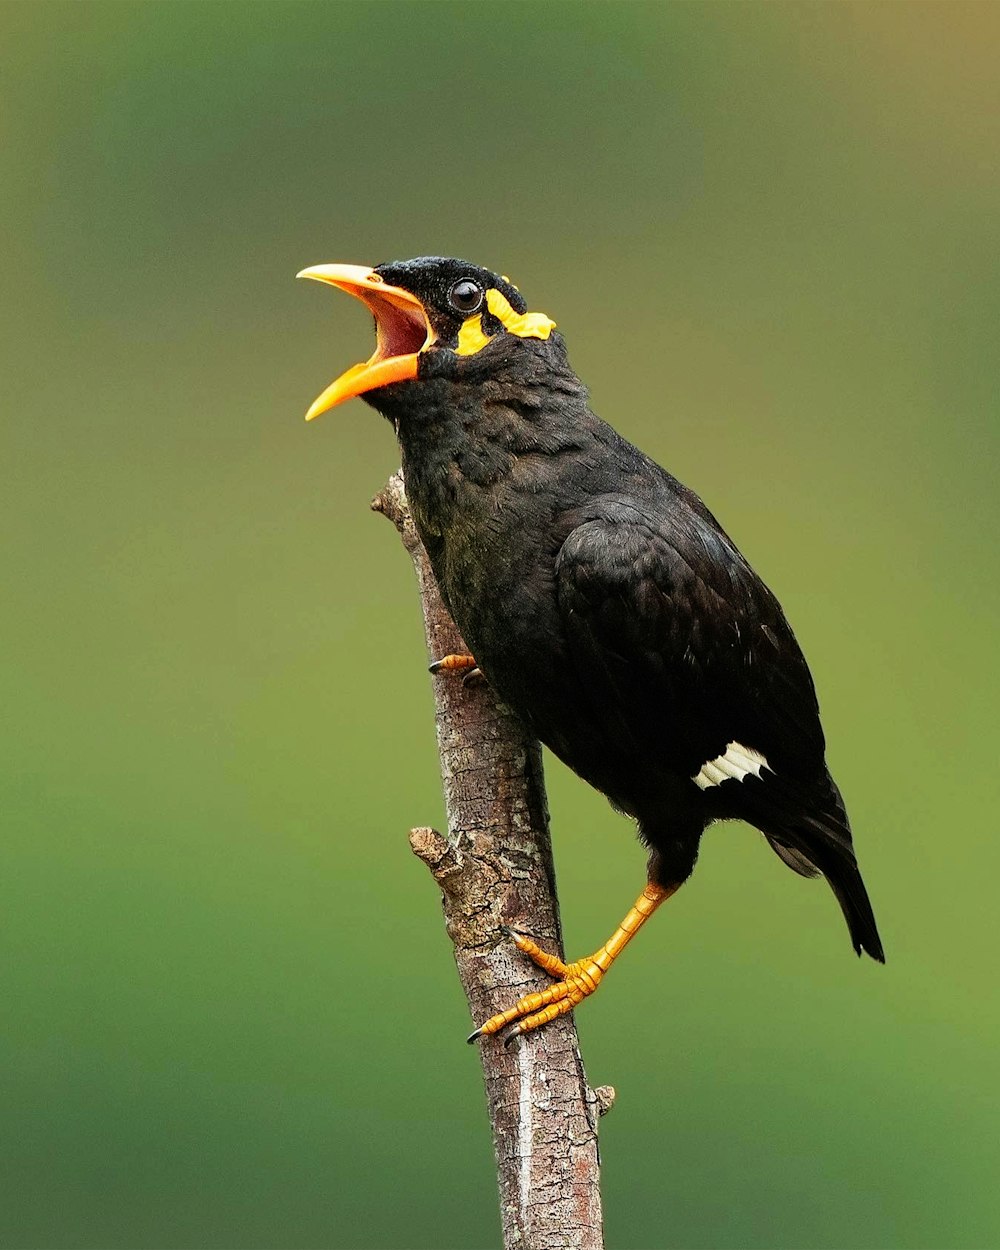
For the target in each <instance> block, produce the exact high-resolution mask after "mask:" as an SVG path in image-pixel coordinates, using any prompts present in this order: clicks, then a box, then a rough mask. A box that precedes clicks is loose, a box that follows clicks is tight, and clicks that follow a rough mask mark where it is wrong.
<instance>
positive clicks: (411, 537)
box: [371, 473, 420, 556]
mask: <svg viewBox="0 0 1000 1250" xmlns="http://www.w3.org/2000/svg"><path fill="white" fill-rule="evenodd" d="M371 509H372V511H373V512H381V514H382V515H383V516H384V517H387V518H388V519H389V520H390V521H391V522H392V523H393V525H395V527H396V529H397V530H399V534H400V537H401V538H402V540H403V546H404V547H405V548H406V550H407V551H408V552H409V553H410V555H411V556H414V555H415V554H416V552H417V549H418V548H419V547H420V538H419V537H418V535H417V529H416V526H415V525H414V524H413V519H412V517H411V516H410V508H409V505H408V504H407V502H406V489H405V487H404V486H403V475H402V473H394V474H393V475H392V477H391V478H389V480H388V482H386V484H385V485H384V486H383V487H382V489H381V490H380V491H379V493H378V494H377V495H376V496H375V498H374V499H373V500H372V502H371Z"/></svg>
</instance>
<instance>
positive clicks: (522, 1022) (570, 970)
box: [468, 929, 614, 1046]
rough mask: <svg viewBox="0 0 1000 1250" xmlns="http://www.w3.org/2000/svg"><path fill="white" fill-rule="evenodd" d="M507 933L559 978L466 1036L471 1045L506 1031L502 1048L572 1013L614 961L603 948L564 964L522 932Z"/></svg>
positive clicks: (535, 960) (547, 970)
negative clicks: (558, 1017)
mask: <svg viewBox="0 0 1000 1250" xmlns="http://www.w3.org/2000/svg"><path fill="white" fill-rule="evenodd" d="M507 932H508V933H510V935H511V937H512V938H513V939H514V945H515V946H516V947H517V949H518V950H520V951H523V952H524V953H525V954H526V955H527V956H528V958H529V959H531V960H533V961H534V962H535V963H536V964H538V966H539V968H544V969H545V971H546V972H547V973H549V975H550V976H554V977H559V978H560V979H559V980H558V981H556V983H555V984H554V985H550V986H549V988H548V989H546V990H539V991H538V992H537V993H534V994H526V995H525V996H524V998H521V999H518V1001H517V1002H516V1003H515V1004H514V1006H513V1007H511V1008H510V1010H508V1011H504V1012H501V1013H500V1014H499V1015H496V1016H491V1017H490V1019H489V1020H487V1021H486V1023H485V1024H481V1025H480V1026H479V1028H478V1029H476V1031H475V1032H474V1033H473V1034H472V1035H471V1036H470V1037H469V1039H468V1040H469V1041H470V1042H475V1041H478V1040H479V1038H481V1037H492V1036H493V1035H494V1034H495V1033H500V1032H501V1031H503V1030H505V1032H504V1039H503V1042H504V1045H505V1046H509V1045H510V1044H511V1042H512V1041H513V1040H514V1038H515V1037H517V1036H518V1035H519V1034H520V1033H530V1032H531V1030H532V1029H537V1028H540V1027H541V1026H542V1025H543V1024H548V1022H549V1021H550V1020H554V1019H555V1018H556V1016H563V1015H565V1014H566V1012H567V1011H572V1010H573V1008H574V1007H576V1006H577V1005H578V1004H579V1003H582V1002H583V1000H584V999H585V998H586V997H587V996H588V995H589V994H593V992H594V990H596V989H597V987H598V986H599V985H600V983H601V980H602V979H603V977H604V974H605V972H607V970H608V968H609V967H610V965H611V961H612V959H613V958H614V956H613V955H612V954H611V952H610V951H609V950H608V949H607V947H606V946H602V947H601V949H600V950H599V951H595V952H594V954H593V955H588V956H587V957H586V958H584V959H577V960H576V961H575V962H573V963H571V964H567V963H563V961H562V960H561V959H560V958H559V957H558V956H556V955H550V954H548V952H547V951H543V950H542V948H541V947H540V946H538V945H536V943H534V942H533V941H532V940H531V938H529V937H526V936H525V935H524V934H523V933H517V932H515V931H514V930H513V929H508V930H507Z"/></svg>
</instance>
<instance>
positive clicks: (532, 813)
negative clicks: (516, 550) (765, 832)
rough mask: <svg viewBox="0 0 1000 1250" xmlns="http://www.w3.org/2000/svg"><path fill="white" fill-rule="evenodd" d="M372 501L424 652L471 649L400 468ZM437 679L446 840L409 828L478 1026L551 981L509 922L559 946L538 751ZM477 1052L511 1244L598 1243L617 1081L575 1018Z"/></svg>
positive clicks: (595, 1247)
mask: <svg viewBox="0 0 1000 1250" xmlns="http://www.w3.org/2000/svg"><path fill="white" fill-rule="evenodd" d="M372 507H373V508H374V509H375V510H376V511H377V512H381V513H382V514H383V515H385V516H386V517H388V518H389V519H390V520H391V521H392V522H393V524H394V525H395V526H396V528H397V530H398V531H399V533H400V535H401V537H402V540H403V544H404V546H405V547H406V550H407V551H408V552H409V554H410V556H411V558H412V560H413V565H414V568H415V570H416V574H417V581H418V584H419V588H420V600H421V605H422V607H423V614H424V627H425V633H426V638H427V649H428V653H429V655H430V656H431V658H432V659H438V658H440V657H441V656H444V655H448V654H452V653H454V654H459V653H464V652H466V651H467V648H466V646H465V643H464V642H463V641H462V637H461V635H460V634H459V632H458V629H457V627H456V626H455V623H454V622H453V621H452V619H451V617H450V615H449V613H448V611H447V609H446V608H445V606H444V604H443V602H442V601H441V596H440V593H439V591H438V587H437V583H436V582H435V580H434V575H433V573H432V572H431V568H430V564H429V562H428V560H427V555H426V553H425V552H424V549H423V546H422V545H421V543H420V539H419V538H418V536H417V533H416V530H415V529H414V526H413V522H412V520H411V519H410V514H409V509H408V508H407V504H406V496H405V493H404V489H403V480H402V476H401V475H400V474H396V475H394V476H393V477H392V478H390V480H389V482H388V483H387V485H386V486H385V488H384V489H383V490H382V491H381V493H380V494H379V495H378V496H377V497H376V499H375V500H374V501H373V503H372ZM433 681H434V699H435V710H436V723H437V741H438V751H439V754H440V759H441V777H442V780H443V783H444V795H445V804H446V809H447V813H448V836H447V837H442V835H441V834H440V833H437V832H436V831H435V830H433V829H414V830H412V832H411V834H410V845H411V847H412V849H413V851H414V854H416V855H417V856H418V857H419V858H420V859H421V860H423V862H424V863H425V864H426V865H427V867H428V868H429V869H430V871H431V874H432V875H433V877H434V879H435V881H436V882H437V883H438V885H439V886H440V888H441V892H442V896H443V899H442V901H443V907H444V919H445V925H446V928H447V930H448V935H449V936H450V938H451V940H452V942H453V944H454V948H455V962H456V964H457V965H458V973H459V977H460V978H461V981H462V985H463V987H464V989H465V993H466V997H467V998H468V1001H469V1008H470V1012H471V1017H472V1021H473V1024H474V1025H479V1024H481V1023H482V1022H483V1021H484V1020H485V1019H487V1018H488V1017H489V1016H491V1015H494V1014H495V1013H497V1012H500V1011H503V1010H505V1009H506V1008H508V1007H510V1006H512V1005H513V1003H514V1002H515V1001H516V1000H517V999H518V998H520V997H521V996H522V995H523V994H527V993H530V992H531V991H532V990H538V989H544V988H545V987H546V986H547V985H548V984H550V983H551V982H550V980H549V979H548V978H547V977H546V976H545V974H544V973H543V972H542V971H541V970H540V969H538V968H536V967H535V965H534V964H533V963H531V961H530V960H528V959H527V958H526V957H525V956H524V955H522V954H521V953H520V952H519V951H518V950H517V949H516V948H515V947H514V945H513V943H512V942H511V941H510V939H509V937H508V936H507V935H506V934H505V933H504V932H503V926H504V925H510V926H511V927H513V928H515V929H523V930H524V931H525V932H527V933H530V934H531V935H532V936H533V937H535V938H536V939H537V940H538V942H539V943H540V945H542V946H543V947H544V948H545V949H547V950H552V951H556V952H558V953H559V954H560V955H561V954H562V934H561V930H560V925H559V909H558V903H557V899H556V892H555V875H554V870H553V863H552V847H551V842H550V838H549V825H548V811H547V808H546V801H545V788H544V783H543V779H542V761H541V749H540V747H539V745H538V743H537V742H536V741H534V740H533V739H532V738H530V737H529V736H528V734H527V732H526V730H525V729H524V727H523V725H522V724H521V723H520V721H519V720H518V719H517V718H516V717H515V716H514V715H512V714H511V713H510V712H509V711H508V710H507V709H506V708H504V707H503V706H502V705H501V704H499V703H498V702H497V700H496V699H495V697H494V695H493V693H492V691H491V690H490V689H489V688H488V687H486V686H479V687H475V688H469V687H466V686H463V684H462V681H461V679H460V678H457V677H449V676H439V677H435V678H433ZM478 1049H479V1056H480V1060H481V1063H482V1067H483V1076H484V1080H485V1083H486V1098H487V1103H488V1107H489V1115H490V1124H491V1126H492V1130H493V1146H494V1151H495V1155H496V1165H497V1180H498V1184H499V1189H500V1214H501V1220H502V1224H503V1244H504V1248H505V1250H600V1248H601V1247H602V1246H603V1244H604V1243H603V1234H602V1221H601V1194H600V1183H599V1182H600V1174H599V1162H598V1149H597V1120H598V1116H599V1115H601V1114H603V1112H605V1111H607V1110H608V1109H609V1107H610V1106H611V1103H612V1101H613V1100H614V1090H613V1089H611V1088H610V1087H609V1086H605V1087H603V1088H601V1089H598V1090H596V1091H595V1090H591V1089H590V1088H589V1087H588V1085H587V1081H586V1076H585V1074H584V1070H583V1061H582V1060H581V1058H580V1049H579V1044H578V1040H577V1034H576V1026H575V1024H574V1022H573V1017H572V1015H569V1016H562V1017H561V1018H559V1019H557V1020H554V1021H552V1022H551V1023H550V1024H548V1025H546V1026H545V1027H544V1028H542V1029H539V1030H537V1031H536V1032H533V1033H528V1034H525V1035H523V1036H521V1037H519V1038H517V1039H515V1040H514V1042H513V1043H512V1045H511V1047H510V1049H509V1050H505V1049H504V1047H503V1045H502V1044H501V1043H500V1042H499V1041H498V1040H497V1039H496V1038H484V1039H482V1040H481V1041H480V1042H479V1043H478ZM460 1057H464V1056H460ZM470 1058H471V1056H470Z"/></svg>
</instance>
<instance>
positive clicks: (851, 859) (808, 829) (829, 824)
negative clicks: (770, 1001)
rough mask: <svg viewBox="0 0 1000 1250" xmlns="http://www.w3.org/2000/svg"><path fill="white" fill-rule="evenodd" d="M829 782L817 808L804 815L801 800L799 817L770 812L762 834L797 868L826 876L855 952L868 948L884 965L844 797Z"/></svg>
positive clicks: (807, 875)
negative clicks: (775, 815) (781, 817)
mask: <svg viewBox="0 0 1000 1250" xmlns="http://www.w3.org/2000/svg"><path fill="white" fill-rule="evenodd" d="M828 782H829V787H830V788H829V791H828V793H827V795H826V798H825V801H824V802H823V804H822V807H821V808H820V809H819V810H817V808H816V807H815V806H813V807H812V808H811V810H809V809H808V808H806V810H807V811H808V814H807V815H803V814H802V812H803V808H805V807H806V805H805V804H803V805H802V806H801V807H799V809H798V812H797V813H796V815H795V816H792V815H791V812H790V811H789V816H790V819H789V818H786V819H785V820H779V821H774V819H773V816H772V820H771V821H770V822H768V830H767V832H766V833H765V835H764V836H765V837H766V838H767V840H768V842H770V844H771V846H772V848H773V849H774V850H775V851H776V852H777V854H778V855H780V856H781V858H782V859H783V860H784V861H785V863H786V864H788V866H789V868H792V869H793V870H794V871H795V872H798V873H800V874H801V875H802V876H804V877H810V876H815V875H816V874H817V873H822V874H823V876H824V877H826V879H827V881H829V883H830V888H831V889H832V890H833V892H834V894H835V895H836V898H837V902H838V903H839V904H840V907H841V910H842V911H843V913H844V919H845V920H846V921H847V928H848V930H849V932H850V935H851V944H852V945H853V947H854V950H855V953H856V954H858V955H860V954H861V952H862V951H864V952H865V954H867V955H870V956H871V958H872V959H875V960H877V961H878V962H879V963H880V964H884V963H885V951H884V950H883V948H882V939H881V938H880V937H879V935H878V926H877V925H876V923H875V913H874V912H873V911H872V905H871V900H870V899H869V897H868V891H867V890H866V889H865V883H864V881H863V880H862V878H861V871H860V869H859V868H858V861H857V858H856V857H855V854H854V846H853V841H852V838H851V825H850V821H849V820H848V818H847V811H846V809H845V807H844V801H843V799H842V798H841V796H840V791H839V790H838V789H837V786H836V784H835V783H834V781H833V779H832V778H828Z"/></svg>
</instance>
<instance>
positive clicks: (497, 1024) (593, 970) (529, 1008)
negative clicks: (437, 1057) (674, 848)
mask: <svg viewBox="0 0 1000 1250" xmlns="http://www.w3.org/2000/svg"><path fill="white" fill-rule="evenodd" d="M677 888H678V887H677V886H676V885H675V886H662V885H655V884H654V883H653V882H652V881H650V882H648V883H647V885H646V888H645V889H644V890H643V892H642V893H641V894H640V895H639V897H638V898H637V899H636V900H635V902H634V903H633V905H632V906H631V907H630V908H629V911H628V915H627V916H626V917H625V919H624V920H623V921H622V922H621V924H620V925H619V926H618V928H617V929H616V930H615V931H614V933H612V935H611V937H609V938H608V940H607V941H606V942H605V943H604V945H603V946H602V947H600V949H599V950H596V951H594V953H593V955H588V956H587V957H586V958H585V959H578V960H576V961H575V962H574V963H571V964H567V963H563V961H562V960H561V959H559V958H558V957H557V956H555V955H549V954H547V953H546V952H545V951H543V950H542V949H541V948H540V947H539V946H537V945H536V944H535V943H534V942H533V941H532V940H531V938H529V937H525V935H524V934H523V933H514V932H513V931H511V932H512V936H513V938H514V944H515V945H516V946H517V948H518V950H521V951H524V953H525V954H526V955H527V956H528V958H529V959H532V960H534V962H535V963H536V964H538V966H539V967H540V968H544V969H545V971H546V972H548V973H549V974H550V975H551V976H554V977H559V978H560V979H559V980H558V981H557V982H556V983H555V985H550V986H549V988H548V989H547V990H540V991H539V992H537V993H535V994H527V995H525V997H524V998H522V999H520V1000H519V1001H518V1002H516V1003H515V1004H514V1006H513V1007H511V1008H510V1010H509V1011H504V1012H501V1013H500V1014H499V1015H497V1016H491V1017H490V1019H489V1020H487V1021H486V1023H485V1024H482V1025H480V1026H479V1028H478V1029H476V1031H475V1032H474V1033H473V1034H472V1035H471V1036H470V1038H469V1041H470V1042H474V1041H477V1040H478V1039H479V1038H480V1037H490V1036H491V1035H492V1034H494V1033H499V1032H500V1030H501V1029H504V1028H508V1026H509V1030H508V1036H507V1038H506V1039H505V1045H509V1044H510V1042H511V1041H512V1040H513V1039H514V1037H516V1036H517V1035H518V1034H519V1033H528V1032H530V1031H531V1030H532V1029H537V1028H538V1027H539V1026H540V1025H542V1024H548V1022H549V1021H550V1020H554V1019H555V1018H556V1016H561V1015H565V1013H566V1012H567V1011H572V1010H573V1008H574V1007H575V1006H576V1005H577V1004H578V1003H581V1002H583V1000H584V999H585V998H586V997H587V995H588V994H593V992H594V990H596V989H597V987H598V985H600V983H601V981H602V980H603V978H604V974H605V973H606V972H607V970H608V969H609V968H610V967H611V965H612V964H613V963H614V961H615V960H616V959H617V958H618V956H619V955H620V954H621V953H622V951H623V950H624V949H625V947H626V946H627V945H628V944H629V942H630V941H631V940H632V938H633V937H634V936H635V935H636V933H638V932H639V930H640V929H641V928H642V926H643V925H644V924H645V923H646V921H647V920H648V919H649V918H650V916H651V915H652V914H653V912H654V911H656V909H657V907H659V905H660V904H661V903H662V902H663V901H664V900H665V899H668V898H669V897H670V895H671V894H673V893H674V892H675V890H677Z"/></svg>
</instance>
